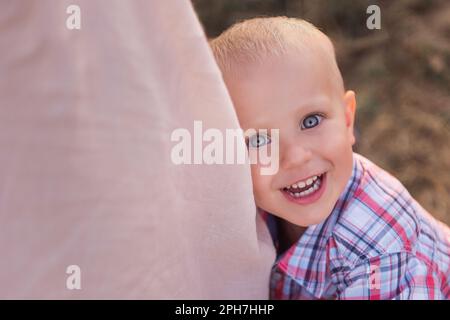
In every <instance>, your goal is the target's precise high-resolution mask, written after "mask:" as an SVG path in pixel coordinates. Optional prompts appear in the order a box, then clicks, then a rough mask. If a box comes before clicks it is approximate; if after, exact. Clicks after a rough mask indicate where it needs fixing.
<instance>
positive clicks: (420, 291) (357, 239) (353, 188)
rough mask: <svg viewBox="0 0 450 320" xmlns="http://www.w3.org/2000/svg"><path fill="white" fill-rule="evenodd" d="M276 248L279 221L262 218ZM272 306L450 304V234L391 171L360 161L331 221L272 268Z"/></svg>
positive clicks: (309, 230)
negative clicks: (306, 302) (280, 302)
mask: <svg viewBox="0 0 450 320" xmlns="http://www.w3.org/2000/svg"><path fill="white" fill-rule="evenodd" d="M262 214H263V216H264V218H265V219H266V221H267V223H268V225H269V229H270V231H271V233H272V237H273V239H274V242H275V245H276V246H277V236H276V230H275V229H274V221H275V220H274V218H273V216H271V215H269V214H267V213H265V212H262ZM270 294H271V298H272V299H371V300H378V299H449V298H450V230H449V229H448V227H447V226H445V225H444V224H442V223H440V222H438V221H436V220H435V219H434V218H433V217H431V216H430V215H429V214H428V213H427V212H426V211H425V209H423V208H422V207H421V206H420V205H419V204H418V203H417V202H416V201H415V200H414V199H413V198H412V197H411V195H410V194H409V193H408V191H407V190H406V189H405V187H403V186H402V184H401V183H400V182H399V181H398V180H397V179H395V178H394V177H392V176H391V175H390V174H389V173H387V172H386V171H384V170H382V169H380V168H379V167H377V166H376V165H375V164H373V163H372V162H370V161H369V160H367V159H365V158H364V157H362V156H361V155H358V154H356V153H355V154H354V157H353V173H352V176H351V178H350V180H349V182H348V184H347V186H346V188H345V190H344V192H343V193H342V194H341V197H340V198H339V200H338V202H337V203H336V205H335V207H334V209H333V211H332V213H331V214H330V216H329V217H328V218H327V219H326V220H325V221H324V222H322V223H321V224H318V225H313V226H310V227H308V228H307V229H306V231H305V233H304V234H303V235H302V236H301V238H300V239H299V240H298V241H297V243H296V244H294V245H293V246H292V247H291V248H290V249H288V250H287V251H286V252H285V253H283V254H282V255H280V256H278V258H277V261H276V263H275V264H274V266H273V268H272V275H271V283H270Z"/></svg>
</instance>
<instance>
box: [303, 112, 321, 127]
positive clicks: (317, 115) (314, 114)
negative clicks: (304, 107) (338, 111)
mask: <svg viewBox="0 0 450 320" xmlns="http://www.w3.org/2000/svg"><path fill="white" fill-rule="evenodd" d="M313 116H315V117H318V118H319V120H318V123H317V124H316V125H315V126H313V127H310V128H305V127H304V126H303V124H304V121H305V120H306V119H308V118H309V117H313ZM324 118H325V116H324V115H323V114H320V113H312V114H309V115H307V116H306V117H304V118H303V120H302V121H301V123H300V129H302V130H308V129H313V128H315V127H317V126H318V125H320V124H321V123H322V121H323V119H324Z"/></svg>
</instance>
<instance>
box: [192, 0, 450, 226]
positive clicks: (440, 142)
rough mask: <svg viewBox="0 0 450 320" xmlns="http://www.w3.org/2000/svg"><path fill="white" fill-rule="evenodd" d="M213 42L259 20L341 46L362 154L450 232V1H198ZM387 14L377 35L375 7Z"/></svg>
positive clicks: (338, 50)
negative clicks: (303, 29) (370, 24)
mask: <svg viewBox="0 0 450 320" xmlns="http://www.w3.org/2000/svg"><path fill="white" fill-rule="evenodd" d="M192 3H193V5H194V8H195V9H196V11H197V13H198V15H199V18H200V20H201V22H202V24H203V26H204V29H205V32H206V34H207V36H208V37H210V38H211V37H215V36H217V35H219V34H220V33H221V32H222V31H224V30H225V29H226V28H228V27H229V26H230V25H232V24H233V23H235V22H237V21H240V20H242V19H247V18H252V17H257V16H259V17H260V16H277V15H284V16H289V17H300V18H303V19H306V20H308V21H310V22H312V23H313V24H315V25H316V26H317V27H319V28H320V29H321V30H322V31H324V32H325V33H326V34H327V35H328V36H329V37H330V38H331V39H332V41H333V42H334V44H335V47H336V54H337V59H338V64H339V67H340V69H341V72H342V75H343V77H344V82H345V85H346V88H347V89H352V90H354V91H355V92H356V97H357V103H358V108H357V113H356V130H357V145H356V149H355V150H356V151H357V152H358V153H360V154H362V155H364V156H366V157H367V158H369V159H371V160H372V161H374V162H375V163H376V164H378V165H379V166H381V167H382V168H384V169H386V170H387V171H388V172H390V173H392V174H393V175H394V176H396V177H397V178H398V179H399V180H400V181H401V182H402V183H403V184H404V185H405V186H406V187H407V188H408V190H409V191H410V193H411V194H412V195H413V196H414V197H415V198H416V199H417V200H418V201H419V202H420V203H421V204H422V206H424V207H425V208H426V209H427V210H428V211H429V212H430V213H431V214H433V215H434V216H435V217H436V218H438V219H440V220H442V221H444V222H446V223H447V224H448V225H450V143H449V142H450V1H448V0H396V1H391V0H385V1H382V0H380V1H373V0H372V1H369V0H367V1H366V0H213V1H211V0H192ZM371 4H376V5H378V6H379V7H380V9H381V30H369V29H368V28H367V27H366V20H367V18H368V17H369V14H367V13H366V10H367V7H368V6H369V5H371Z"/></svg>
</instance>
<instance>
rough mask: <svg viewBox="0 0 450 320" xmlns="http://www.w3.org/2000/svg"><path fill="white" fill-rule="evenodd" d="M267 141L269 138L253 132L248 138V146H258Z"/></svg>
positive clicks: (267, 142)
mask: <svg viewBox="0 0 450 320" xmlns="http://www.w3.org/2000/svg"><path fill="white" fill-rule="evenodd" d="M269 143H270V138H269V137H268V136H266V135H262V134H255V135H254V136H251V137H250V138H249V139H248V146H249V147H250V148H259V147H262V146H264V145H266V144H269Z"/></svg>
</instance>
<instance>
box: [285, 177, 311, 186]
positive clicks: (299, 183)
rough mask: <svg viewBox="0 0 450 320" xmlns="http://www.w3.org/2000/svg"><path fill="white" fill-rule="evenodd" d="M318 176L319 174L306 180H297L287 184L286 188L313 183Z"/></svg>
mask: <svg viewBox="0 0 450 320" xmlns="http://www.w3.org/2000/svg"><path fill="white" fill-rule="evenodd" d="M318 178H319V176H313V177H311V178H308V179H306V180H303V181H298V182H296V183H294V184H292V185H290V186H287V187H286V188H294V189H296V188H304V187H306V186H310V185H312V184H313V183H314V181H316V180H317V179H318Z"/></svg>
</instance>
